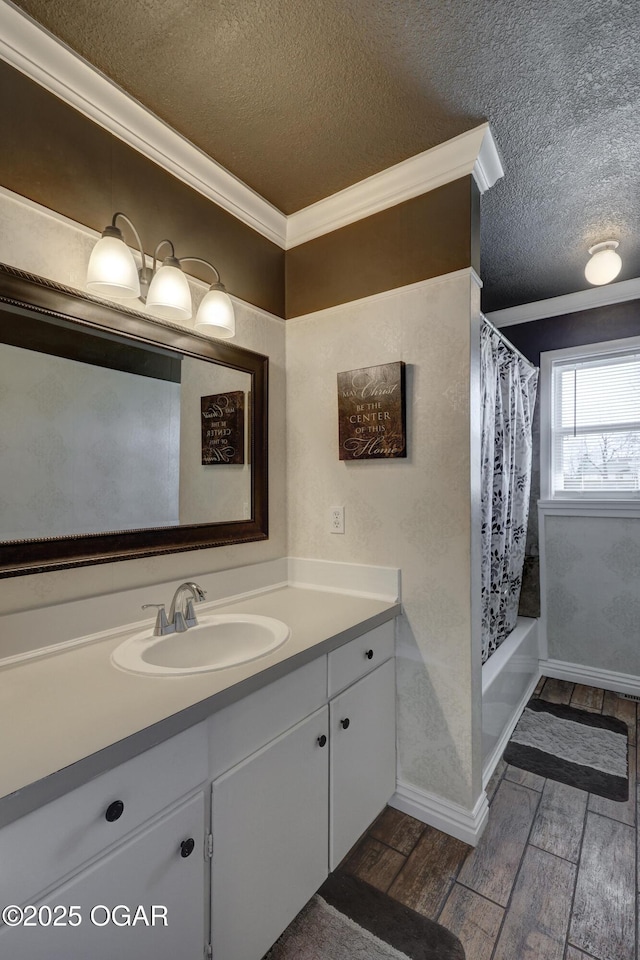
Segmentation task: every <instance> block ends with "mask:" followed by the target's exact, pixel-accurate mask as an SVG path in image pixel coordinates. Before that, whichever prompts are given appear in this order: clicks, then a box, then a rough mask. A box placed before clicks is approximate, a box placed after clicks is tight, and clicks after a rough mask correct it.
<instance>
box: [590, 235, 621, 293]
mask: <svg viewBox="0 0 640 960" xmlns="http://www.w3.org/2000/svg"><path fill="white" fill-rule="evenodd" d="M618 245H619V244H618V241H617V240H604V241H603V242H602V243H596V244H595V245H594V246H593V247H589V253H590V254H591V259H590V260H589V261H588V263H587V265H586V267H585V268H584V275H585V277H586V278H587V280H588V281H589V283H592V284H593V285H594V286H597V287H601V286H603V284H605V283H611V281H612V280H615V278H616V277H617V276H618V274H619V273H620V270H621V269H622V259H621V257H620V254H619V253H616V247H618Z"/></svg>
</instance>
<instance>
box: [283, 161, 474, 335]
mask: <svg viewBox="0 0 640 960" xmlns="http://www.w3.org/2000/svg"><path fill="white" fill-rule="evenodd" d="M479 233H480V200H479V193H478V188H477V186H476V184H475V182H474V180H473V179H472V177H470V176H469V177H462V178H461V179H460V180H455V181H454V182H453V183H447V184H445V185H444V186H442V187H438V188H437V189H436V190H431V191H430V192H429V193H425V194H422V196H419V197H414V198H413V199H411V200H406V201H405V202H404V203H399V204H397V205H396V206H395V207H390V208H389V209H388V210H382V211H381V212H380V213H376V214H374V215H373V216H371V217H367V218H366V219H365V220H358V221H357V222H356V223H351V224H349V225H348V226H346V227H342V228H341V229H340V230H335V231H334V232H333V233H329V234H325V235H324V236H322V237H316V238H315V239H314V240H309V241H308V242H307V243H303V244H300V246H297V247H293V248H292V249H291V250H288V251H287V258H286V272H287V281H286V298H287V299H286V311H287V312H286V316H287V318H290V317H298V316H301V315H303V314H305V313H312V312H313V311H315V310H323V309H325V308H326V307H333V306H336V305H337V304H340V303H348V302H350V301H351V300H358V299H360V298H361V297H368V296H371V295H372V294H375V293H382V292H383V291H385V290H393V289H395V288H396V287H402V286H404V285H405V284H408V283H416V282H417V281H419V280H428V279H430V278H431V277H438V276H441V275H442V274H445V273H451V272H452V271H454V270H460V269H462V268H463V267H469V266H472V267H474V269H475V270H476V271H477V272H479V270H480V263H479V250H480V246H479Z"/></svg>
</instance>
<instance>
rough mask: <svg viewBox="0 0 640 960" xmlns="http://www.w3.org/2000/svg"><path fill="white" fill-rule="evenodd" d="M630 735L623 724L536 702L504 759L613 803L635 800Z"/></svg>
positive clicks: (525, 713) (529, 706) (532, 702)
mask: <svg viewBox="0 0 640 960" xmlns="http://www.w3.org/2000/svg"><path fill="white" fill-rule="evenodd" d="M627 752H628V730H627V725H626V723H624V722H623V721H622V720H617V719H616V718H615V717H603V716H601V715H600V714H598V713H589V712H588V711H586V710H576V708H575V707H567V706H564V704H557V703H548V702H547V701H546V700H530V701H529V703H528V704H527V706H526V707H525V708H524V711H523V714H522V716H521V717H520V719H519V720H518V724H517V726H516V728H515V730H514V731H513V733H512V735H511V739H510V740H509V743H508V744H507V749H506V750H505V752H504V759H505V760H506V762H507V763H511V764H513V766H514V767H521V768H522V769H523V770H530V771H531V772H532V773H537V774H540V776H542V777H549V779H551V780H559V781H560V783H568V784H569V785H570V786H572V787H578V789H579V790H586V791H588V793H596V794H598V796H600V797H606V798H607V799H608V800H618V801H620V802H624V801H626V800H628V798H629V775H628V763H627Z"/></svg>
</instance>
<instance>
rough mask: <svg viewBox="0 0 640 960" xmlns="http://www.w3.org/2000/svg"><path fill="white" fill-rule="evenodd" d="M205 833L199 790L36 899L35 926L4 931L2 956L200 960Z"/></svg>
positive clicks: (0, 931)
mask: <svg viewBox="0 0 640 960" xmlns="http://www.w3.org/2000/svg"><path fill="white" fill-rule="evenodd" d="M204 827H205V794H204V792H200V793H198V794H196V795H195V796H193V797H191V798H190V799H188V800H186V801H185V802H184V803H182V804H180V805H179V806H177V807H176V808H175V809H174V810H172V811H171V812H170V813H167V814H166V815H165V816H162V817H160V818H158V819H156V820H155V821H154V822H153V823H151V824H149V825H148V826H146V827H144V828H143V829H142V830H140V831H138V832H137V833H136V834H134V836H133V837H132V838H130V839H129V840H127V841H125V842H124V843H122V844H119V845H118V846H116V847H115V848H114V849H111V850H110V851H109V852H108V853H107V854H105V855H104V856H102V857H100V858H99V859H98V860H96V861H95V862H94V863H93V864H91V865H90V866H89V867H87V868H85V869H84V870H82V871H81V872H80V873H78V874H77V875H76V876H74V877H72V878H71V879H70V880H69V881H67V882H66V883H64V884H62V885H61V886H58V887H55V888H53V889H52V890H50V891H49V892H48V893H47V894H46V895H45V896H43V897H41V898H40V899H39V900H37V901H36V902H35V903H34V906H35V907H36V909H37V911H38V912H37V913H36V914H35V915H34V916H32V917H31V920H32V922H33V923H34V925H33V926H19V927H14V928H7V927H6V926H5V927H2V928H1V929H0V956H2V957H6V958H7V960H9V958H11V960H13V958H15V960H18V958H20V957H25V958H26V957H28V958H29V960H70V958H74V957H78V958H80V957H87V958H89V957H91V960H113V958H114V957H118V956H123V957H131V958H134V957H153V958H154V960H176V957H181V958H184V960H202V956H203V945H204V943H206V940H207V933H208V916H206V914H205V896H204V884H205V859H204V856H203V852H204V836H205V829H204ZM189 851H190V852H189ZM72 907H73V908H74V909H73V910H72V909H71V908H72ZM139 907H142V910H139V909H137V908H139ZM27 915H30V912H29V911H27ZM78 918H80V920H81V922H80V923H78ZM54 924H57V925H54Z"/></svg>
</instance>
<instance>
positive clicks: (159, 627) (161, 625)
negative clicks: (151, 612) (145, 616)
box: [141, 603, 173, 637]
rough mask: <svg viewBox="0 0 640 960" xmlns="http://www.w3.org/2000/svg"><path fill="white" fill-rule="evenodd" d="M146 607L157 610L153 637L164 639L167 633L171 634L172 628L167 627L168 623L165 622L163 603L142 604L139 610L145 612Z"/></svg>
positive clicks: (165, 615)
mask: <svg viewBox="0 0 640 960" xmlns="http://www.w3.org/2000/svg"><path fill="white" fill-rule="evenodd" d="M147 607H156V608H157V610H158V615H157V617H156V623H155V626H154V628H153V635H154V637H164V636H166V635H167V634H168V633H173V628H172V627H171V626H170V625H169V621H168V620H167V614H166V612H165V609H164V603H143V604H142V607H141V609H142V610H146V609H147Z"/></svg>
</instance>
